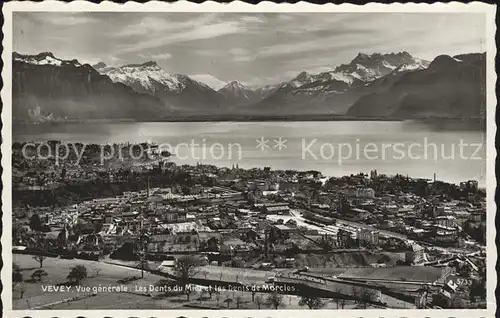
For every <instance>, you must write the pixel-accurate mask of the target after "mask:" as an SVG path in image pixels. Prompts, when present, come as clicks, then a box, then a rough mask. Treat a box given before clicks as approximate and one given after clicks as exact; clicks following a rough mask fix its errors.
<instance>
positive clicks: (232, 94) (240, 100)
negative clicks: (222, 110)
mask: <svg viewBox="0 0 500 318" xmlns="http://www.w3.org/2000/svg"><path fill="white" fill-rule="evenodd" d="M275 89H276V86H271V85H267V86H262V87H256V88H255V87H248V86H246V85H243V84H241V83H240V82H238V81H232V82H230V83H229V84H227V85H226V86H224V87H222V88H221V89H220V90H219V91H218V93H219V94H221V95H222V96H224V98H225V100H226V103H227V105H228V106H229V108H228V109H229V110H233V111H236V110H237V108H236V107H240V109H241V106H249V105H252V104H254V103H257V102H259V101H261V100H262V99H264V98H265V97H267V96H269V95H270V94H271V93H272V92H273V91H274V90H275Z"/></svg>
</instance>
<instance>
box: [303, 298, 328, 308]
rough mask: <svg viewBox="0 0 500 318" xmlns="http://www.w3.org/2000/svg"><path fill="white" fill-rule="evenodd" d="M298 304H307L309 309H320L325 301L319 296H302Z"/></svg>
mask: <svg viewBox="0 0 500 318" xmlns="http://www.w3.org/2000/svg"><path fill="white" fill-rule="evenodd" d="M299 306H301V307H304V306H307V307H309V309H320V308H323V307H325V303H324V302H323V301H322V300H321V298H319V297H312V296H302V297H301V298H300V300H299Z"/></svg>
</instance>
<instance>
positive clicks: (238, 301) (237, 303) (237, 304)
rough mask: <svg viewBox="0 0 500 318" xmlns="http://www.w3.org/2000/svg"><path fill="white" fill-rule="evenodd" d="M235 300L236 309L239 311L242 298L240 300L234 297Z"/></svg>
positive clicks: (239, 297)
mask: <svg viewBox="0 0 500 318" xmlns="http://www.w3.org/2000/svg"><path fill="white" fill-rule="evenodd" d="M235 300H236V309H240V305H241V303H242V302H243V298H241V296H236V298H235Z"/></svg>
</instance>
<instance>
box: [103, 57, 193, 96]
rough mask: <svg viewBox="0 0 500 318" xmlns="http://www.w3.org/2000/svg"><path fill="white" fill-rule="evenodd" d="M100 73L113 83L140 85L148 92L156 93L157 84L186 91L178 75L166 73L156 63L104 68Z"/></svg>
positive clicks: (174, 89) (172, 89)
mask: <svg viewBox="0 0 500 318" xmlns="http://www.w3.org/2000/svg"><path fill="white" fill-rule="evenodd" d="M98 71H99V72H100V73H101V74H105V75H107V76H109V78H111V80H112V81H113V82H120V83H123V84H125V85H129V86H132V87H136V86H137V85H140V86H141V87H142V88H143V89H145V90H148V91H155V89H156V84H161V85H163V86H166V87H167V88H168V89H169V90H170V91H181V90H182V89H184V84H183V83H182V82H181V81H180V80H179V78H178V76H177V75H176V74H169V73H167V72H165V71H164V70H163V69H162V68H161V67H160V66H158V64H157V63H156V62H154V61H149V62H145V63H142V64H128V65H124V66H121V67H116V68H102V69H99V70H98Z"/></svg>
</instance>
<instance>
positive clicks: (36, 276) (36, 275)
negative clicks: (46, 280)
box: [31, 269, 48, 282]
mask: <svg viewBox="0 0 500 318" xmlns="http://www.w3.org/2000/svg"><path fill="white" fill-rule="evenodd" d="M47 275H48V274H47V272H46V271H44V270H43V269H37V270H36V271H34V272H33V273H32V274H31V279H32V280H33V281H35V282H37V281H42V278H43V277H44V276H47Z"/></svg>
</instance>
